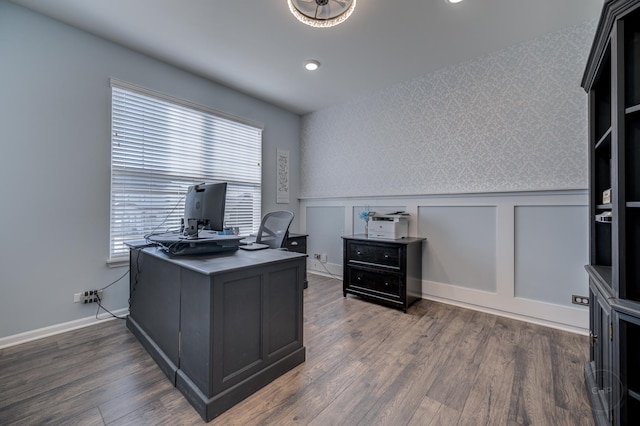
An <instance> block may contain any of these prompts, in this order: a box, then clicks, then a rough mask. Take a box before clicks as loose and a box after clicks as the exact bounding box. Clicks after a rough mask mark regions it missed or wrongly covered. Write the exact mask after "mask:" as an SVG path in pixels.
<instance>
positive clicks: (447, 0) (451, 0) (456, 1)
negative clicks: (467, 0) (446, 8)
mask: <svg viewBox="0 0 640 426" xmlns="http://www.w3.org/2000/svg"><path fill="white" fill-rule="evenodd" d="M461 1H462V0H446V2H447V3H453V4H455V3H460V2H461Z"/></svg>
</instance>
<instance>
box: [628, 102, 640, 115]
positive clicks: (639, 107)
mask: <svg viewBox="0 0 640 426" xmlns="http://www.w3.org/2000/svg"><path fill="white" fill-rule="evenodd" d="M638 111H640V104H639V105H634V106H630V107H629V108H626V109H625V110H624V112H625V114H627V115H628V114H633V113H636V112H638Z"/></svg>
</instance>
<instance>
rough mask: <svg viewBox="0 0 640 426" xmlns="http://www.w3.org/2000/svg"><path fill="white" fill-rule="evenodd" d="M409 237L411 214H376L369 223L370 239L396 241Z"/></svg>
mask: <svg viewBox="0 0 640 426" xmlns="http://www.w3.org/2000/svg"><path fill="white" fill-rule="evenodd" d="M408 236H409V213H404V212H396V213H390V214H376V215H375V216H372V217H371V221H370V222H369V237H374V238H388V239H391V240H396V239H399V238H405V237H408Z"/></svg>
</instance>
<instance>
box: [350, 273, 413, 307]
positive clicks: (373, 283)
mask: <svg viewBox="0 0 640 426" xmlns="http://www.w3.org/2000/svg"><path fill="white" fill-rule="evenodd" d="M348 269H349V287H350V288H352V289H354V290H355V289H358V290H362V291H365V292H367V293H370V294H371V295H374V296H375V295H377V296H384V297H389V298H392V299H397V300H398V301H400V300H401V295H402V293H401V290H402V277H401V276H400V275H398V274H392V273H384V272H379V271H371V270H367V269H360V268H354V267H350V268H348Z"/></svg>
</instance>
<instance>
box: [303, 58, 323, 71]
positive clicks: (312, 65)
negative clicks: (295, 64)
mask: <svg viewBox="0 0 640 426" xmlns="http://www.w3.org/2000/svg"><path fill="white" fill-rule="evenodd" d="M304 67H305V69H306V70H307V71H315V70H317V69H318V68H320V62H318V61H316V60H315V59H311V60H309V61H307V62H305V63H304Z"/></svg>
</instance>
